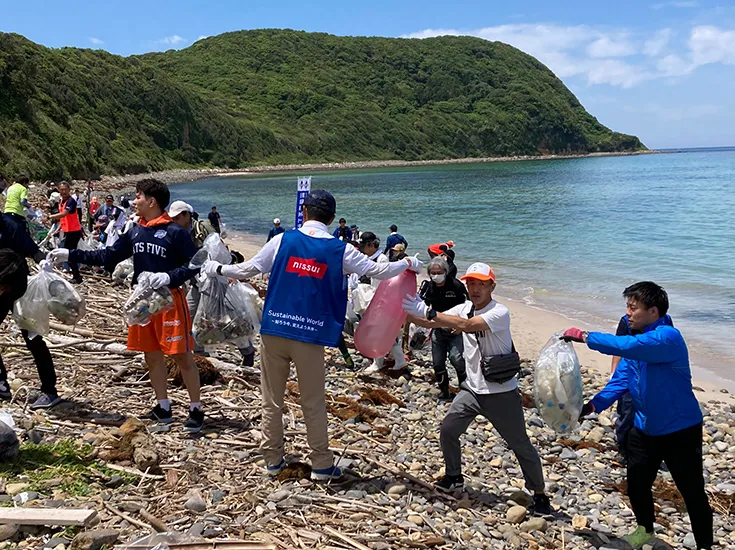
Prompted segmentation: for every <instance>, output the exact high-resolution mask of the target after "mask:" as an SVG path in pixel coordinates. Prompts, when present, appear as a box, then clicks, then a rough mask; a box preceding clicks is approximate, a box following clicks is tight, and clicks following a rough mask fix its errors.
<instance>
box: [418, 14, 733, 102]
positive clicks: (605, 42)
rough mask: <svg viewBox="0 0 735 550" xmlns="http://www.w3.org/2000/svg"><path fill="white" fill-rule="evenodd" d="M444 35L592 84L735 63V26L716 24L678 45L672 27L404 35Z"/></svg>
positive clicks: (540, 26) (523, 27) (542, 27)
mask: <svg viewBox="0 0 735 550" xmlns="http://www.w3.org/2000/svg"><path fill="white" fill-rule="evenodd" d="M680 3H681V2H680ZM445 35H452V36H459V35H467V36H476V37H479V38H484V39H486V40H494V41H499V42H504V43H506V44H510V45H512V46H515V47H516V48H518V49H520V50H522V51H524V52H526V53H528V54H530V55H532V56H534V57H536V58H537V59H538V60H539V61H541V62H542V63H544V64H545V65H547V66H548V67H549V68H550V69H551V70H552V71H554V73H555V74H556V75H557V76H558V77H559V78H570V77H578V78H582V79H584V80H586V82H587V84H588V85H598V84H609V85H611V86H617V87H622V88H630V87H633V86H636V85H638V84H640V83H642V82H645V81H648V80H654V79H659V78H668V77H681V76H686V75H689V74H691V73H692V72H693V71H695V70H696V69H697V68H698V67H700V66H702V65H706V64H709V63H723V64H730V65H735V30H727V29H721V28H719V27H715V26H698V27H694V28H692V30H691V33H690V35H689V39H688V41H687V42H684V43H681V42H680V43H678V44H672V39H673V38H674V36H675V34H674V32H673V31H672V30H671V29H669V28H664V29H660V30H658V31H656V32H654V33H653V34H643V33H641V32H640V31H639V32H634V31H632V30H628V29H610V28H607V27H592V26H589V25H574V26H564V25H556V24H550V23H537V24H531V23H527V24H526V23H524V24H508V25H498V26H494V27H484V28H480V29H473V30H458V29H426V30H423V31H420V32H416V33H413V34H410V35H407V36H406V38H430V37H435V36H445ZM623 57H624V58H625V60H622V59H621V58H623Z"/></svg>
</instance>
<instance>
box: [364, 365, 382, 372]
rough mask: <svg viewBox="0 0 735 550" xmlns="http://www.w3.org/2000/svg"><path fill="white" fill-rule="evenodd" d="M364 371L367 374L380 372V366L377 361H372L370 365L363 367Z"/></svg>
mask: <svg viewBox="0 0 735 550" xmlns="http://www.w3.org/2000/svg"><path fill="white" fill-rule="evenodd" d="M365 372H366V373H367V374H374V373H376V372H380V367H379V366H378V364H377V363H375V362H373V364H372V365H370V366H369V367H368V368H366V369H365Z"/></svg>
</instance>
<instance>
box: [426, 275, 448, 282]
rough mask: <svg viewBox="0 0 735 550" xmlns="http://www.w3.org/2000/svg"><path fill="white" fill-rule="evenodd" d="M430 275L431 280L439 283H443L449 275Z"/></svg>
mask: <svg viewBox="0 0 735 550" xmlns="http://www.w3.org/2000/svg"><path fill="white" fill-rule="evenodd" d="M430 277H431V280H432V281H434V282H435V283H437V284H442V283H443V282H444V281H445V280H446V278H447V276H446V275H443V274H442V275H430Z"/></svg>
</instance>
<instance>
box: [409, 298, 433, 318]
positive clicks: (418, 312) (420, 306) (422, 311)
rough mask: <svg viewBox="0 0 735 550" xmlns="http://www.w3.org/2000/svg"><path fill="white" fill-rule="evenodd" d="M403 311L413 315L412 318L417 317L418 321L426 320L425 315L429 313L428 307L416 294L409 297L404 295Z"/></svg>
mask: <svg viewBox="0 0 735 550" xmlns="http://www.w3.org/2000/svg"><path fill="white" fill-rule="evenodd" d="M402 304H403V311H405V312H406V313H408V314H409V315H413V316H414V317H419V318H420V319H426V313H427V312H428V311H429V306H427V305H426V303H425V302H424V301H423V300H422V299H421V298H419V297H418V295H417V294H415V295H413V296H411V295H410V294H406V297H405V298H404V299H403V302H402Z"/></svg>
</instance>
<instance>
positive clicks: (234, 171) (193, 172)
mask: <svg viewBox="0 0 735 550" xmlns="http://www.w3.org/2000/svg"><path fill="white" fill-rule="evenodd" d="M651 154H662V153H660V152H659V151H650V150H646V151H632V152H620V153H590V154H586V155H518V156H511V157H485V158H462V159H438V160H417V161H403V160H367V161H354V162H324V163H315V164H308V163H306V164H274V165H265V166H249V167H245V168H191V169H175V170H164V171H161V172H148V173H143V174H125V175H119V176H102V178H101V180H100V184H99V188H100V189H104V190H105V191H107V190H123V189H126V188H128V187H130V186H131V185H134V184H135V182H137V181H140V180H142V179H145V178H156V179H159V180H161V181H163V182H165V183H184V182H188V181H196V180H200V179H204V178H209V177H226V176H243V175H249V174H267V173H278V172H297V171H314V172H318V171H319V172H321V171H332V170H365V169H374V168H399V167H411V166H441V165H450V164H474V163H486V162H516V161H532V160H563V159H579V158H596V157H622V156H637V155H651ZM78 183H83V182H78Z"/></svg>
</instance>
